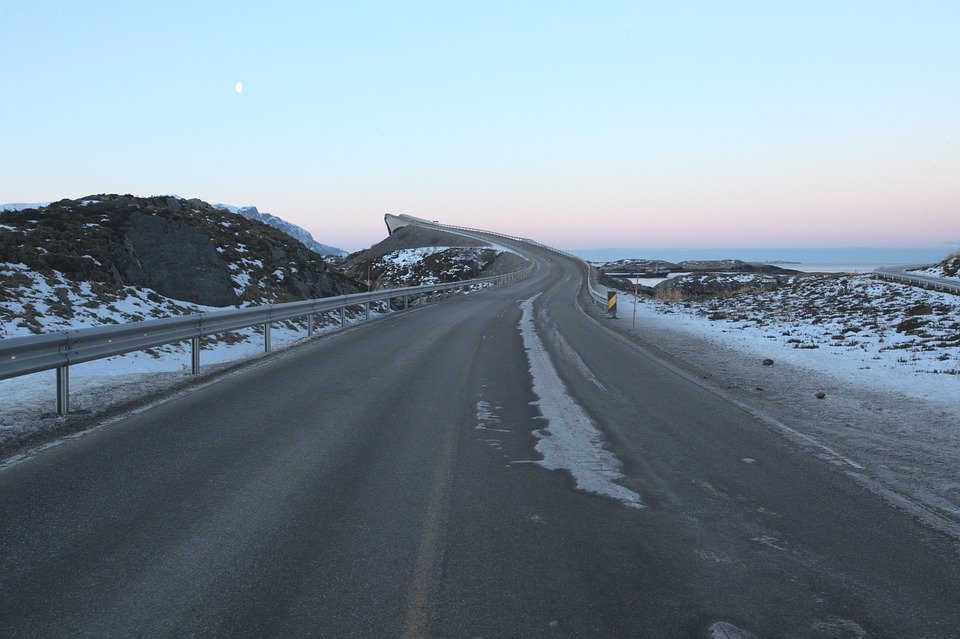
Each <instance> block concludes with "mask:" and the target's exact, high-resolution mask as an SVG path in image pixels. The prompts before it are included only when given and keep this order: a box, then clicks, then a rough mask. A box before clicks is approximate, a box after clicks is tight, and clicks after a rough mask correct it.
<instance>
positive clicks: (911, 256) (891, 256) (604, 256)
mask: <svg viewBox="0 0 960 639" xmlns="http://www.w3.org/2000/svg"><path fill="white" fill-rule="evenodd" d="M567 250H568V252H569V253H572V254H573V255H576V256H577V257H580V258H582V259H584V260H586V261H588V262H591V263H595V264H600V263H605V262H616V261H617V260H627V259H646V260H664V261H666V262H673V263H676V262H683V261H686V260H728V259H729V260H742V261H744V262H757V263H763V264H773V265H776V266H781V267H783V268H788V269H793V270H795V271H803V272H808V273H811V272H818V273H869V272H871V271H873V270H874V269H876V268H879V267H881V266H902V265H908V266H913V265H929V264H937V263H939V262H941V261H943V260H944V259H945V258H946V257H947V256H948V255H950V254H952V253H956V252H957V251H958V250H960V246H958V245H943V246H939V247H926V248H866V247H853V248H666V249H665V248H593V249H567Z"/></svg>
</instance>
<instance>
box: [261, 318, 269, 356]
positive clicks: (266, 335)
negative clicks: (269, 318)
mask: <svg viewBox="0 0 960 639" xmlns="http://www.w3.org/2000/svg"><path fill="white" fill-rule="evenodd" d="M263 352H264V353H269V352H270V322H267V323H266V324H264V325H263Z"/></svg>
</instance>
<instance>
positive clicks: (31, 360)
mask: <svg viewBox="0 0 960 639" xmlns="http://www.w3.org/2000/svg"><path fill="white" fill-rule="evenodd" d="M532 272H533V267H528V268H526V269H523V270H520V271H516V272H514V273H509V274H507V275H497V276H492V277H483V278H478V279H473V280H463V281H460V282H448V283H444V284H435V285H425V286H414V287H406V288H396V289H388V290H383V291H373V292H368V293H355V294H352V295H340V296H337V297H327V298H322V299H314V300H305V301H300V302H289V303H286V304H269V305H265V306H254V307H248V308H237V309H229V310H224V311H213V312H209V313H195V314H190V315H182V316H176V317H166V318H163V319H156V320H147V321H143V322H131V323H129V324H118V325H110V326H95V327H92V328H79V329H68V330H63V331H57V332H54V333H45V334H42V335H30V336H24V337H11V338H6V339H0V380H2V379H9V378H12V377H19V376H21V375H28V374H31V373H37V372H41V371H46V370H56V372H57V398H56V406H57V414H58V415H64V414H66V413H67V412H68V411H69V368H70V366H73V365H76V364H82V363H85V362H90V361H93V360H97V359H103V358H106V357H113V356H114V355H123V354H124V353H130V352H134V351H141V350H146V349H148V348H153V347H154V346H161V345H165V344H177V343H180V342H185V341H190V343H191V360H192V364H193V365H192V372H193V373H194V374H196V373H198V372H199V369H200V338H202V337H205V336H208V335H216V334H219V333H225V332H228V331H234V330H240V329H244V328H251V327H254V326H262V327H263V331H264V352H269V351H270V348H271V345H270V326H271V324H273V323H274V322H281V321H285V320H291V319H296V318H301V317H307V318H308V323H307V324H308V329H307V331H308V336H312V335H313V326H314V323H313V319H314V316H315V315H318V314H320V313H328V312H331V311H337V310H339V311H340V325H341V326H343V325H344V323H345V314H346V309H348V308H351V307H358V306H362V307H364V308H365V314H366V318H367V319H369V317H370V304H371V303H374V302H384V301H386V302H388V303H389V301H390V300H400V299H402V300H403V308H404V309H406V308H408V307H409V304H410V300H411V299H412V298H418V299H419V300H421V301H422V300H423V298H424V297H426V296H427V295H429V296H430V301H431V302H435V301H436V296H437V294H442V295H443V296H444V298H446V296H448V295H449V294H450V293H451V292H453V291H456V290H457V289H463V288H467V287H472V286H495V285H500V284H505V283H508V282H512V281H515V280H518V279H521V278H523V277H527V276H528V275H530V273H532Z"/></svg>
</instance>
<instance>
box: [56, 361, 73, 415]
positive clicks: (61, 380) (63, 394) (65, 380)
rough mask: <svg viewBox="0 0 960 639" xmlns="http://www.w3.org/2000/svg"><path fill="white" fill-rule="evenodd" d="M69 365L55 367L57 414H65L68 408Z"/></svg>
mask: <svg viewBox="0 0 960 639" xmlns="http://www.w3.org/2000/svg"><path fill="white" fill-rule="evenodd" d="M69 368H70V367H69V366H60V367H59V368H57V415H61V416H62V415H66V414H67V412H68V411H69V410H70V371H69Z"/></svg>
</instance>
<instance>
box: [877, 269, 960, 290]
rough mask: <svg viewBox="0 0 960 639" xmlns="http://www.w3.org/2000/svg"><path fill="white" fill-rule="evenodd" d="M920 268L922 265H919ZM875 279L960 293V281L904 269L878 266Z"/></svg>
mask: <svg viewBox="0 0 960 639" xmlns="http://www.w3.org/2000/svg"><path fill="white" fill-rule="evenodd" d="M918 268H920V267H918ZM873 277H874V279H878V280H887V281H889V282H900V283H902V284H910V285H912V286H920V287H922V288H928V289H931V290H934V291H944V292H946V293H957V294H960V282H951V281H950V280H945V279H943V278H939V277H928V276H924V275H910V274H909V273H908V272H905V271H904V269H902V268H901V269H894V268H890V269H887V268H884V267H881V268H878V269H876V270H875V271H874V272H873Z"/></svg>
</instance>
